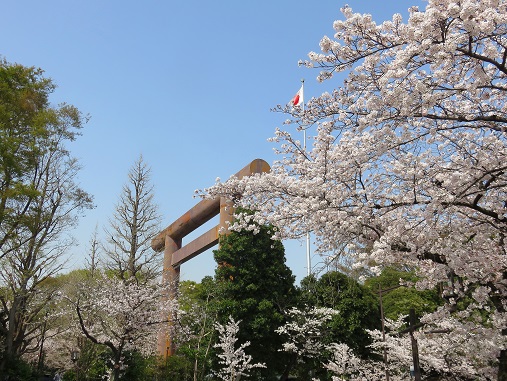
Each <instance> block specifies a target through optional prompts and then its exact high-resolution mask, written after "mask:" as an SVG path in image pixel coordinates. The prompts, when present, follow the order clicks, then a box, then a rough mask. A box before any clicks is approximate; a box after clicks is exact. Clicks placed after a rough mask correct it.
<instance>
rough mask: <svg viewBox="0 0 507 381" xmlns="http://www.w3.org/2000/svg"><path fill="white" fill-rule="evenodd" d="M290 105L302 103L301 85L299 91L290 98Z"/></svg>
mask: <svg viewBox="0 0 507 381" xmlns="http://www.w3.org/2000/svg"><path fill="white" fill-rule="evenodd" d="M291 103H292V106H299V105H301V104H302V103H303V85H301V88H300V89H299V91H298V92H297V93H296V95H294V98H292V102H291Z"/></svg>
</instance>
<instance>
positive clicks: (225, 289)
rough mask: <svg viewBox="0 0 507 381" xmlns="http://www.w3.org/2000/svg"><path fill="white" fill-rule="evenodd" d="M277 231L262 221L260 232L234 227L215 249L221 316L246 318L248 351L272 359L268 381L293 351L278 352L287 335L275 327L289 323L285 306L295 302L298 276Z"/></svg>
mask: <svg viewBox="0 0 507 381" xmlns="http://www.w3.org/2000/svg"><path fill="white" fill-rule="evenodd" d="M271 236H272V231H271V230H270V228H268V227H265V226H262V227H260V232H259V233H258V234H253V233H252V232H249V231H242V232H233V233H231V234H230V235H228V236H226V237H223V238H222V239H221V241H220V248H219V249H218V250H216V251H214V256H215V260H216V262H217V263H218V268H217V270H216V273H215V281H216V287H217V291H216V298H215V299H214V303H215V305H216V311H217V315H218V320H219V321H220V322H221V323H222V324H224V323H225V322H226V321H227V319H228V317H229V316H232V317H233V318H234V319H235V320H236V321H238V320H240V321H241V323H240V332H239V334H238V339H239V340H238V341H239V343H244V342H246V341H250V343H251V344H250V346H249V347H248V348H246V350H245V351H246V352H247V353H248V354H251V355H252V356H253V359H254V360H253V361H254V362H263V363H266V365H267V369H261V370H258V373H259V374H260V376H259V377H261V378H262V379H264V380H269V379H274V377H275V375H276V374H278V375H280V374H282V373H283V371H284V369H285V366H286V363H287V358H286V357H287V356H286V354H285V353H282V352H278V350H279V349H280V348H281V344H282V339H281V337H280V336H279V335H278V334H276V333H275V332H274V331H275V329H276V328H278V327H279V326H281V325H283V324H284V313H283V312H284V310H285V309H287V308H289V307H290V306H291V305H292V304H293V303H294V298H295V288H294V276H293V275H292V272H291V270H290V269H289V268H288V267H287V266H286V264H285V250H284V247H283V245H282V243H281V242H278V241H273V240H271Z"/></svg>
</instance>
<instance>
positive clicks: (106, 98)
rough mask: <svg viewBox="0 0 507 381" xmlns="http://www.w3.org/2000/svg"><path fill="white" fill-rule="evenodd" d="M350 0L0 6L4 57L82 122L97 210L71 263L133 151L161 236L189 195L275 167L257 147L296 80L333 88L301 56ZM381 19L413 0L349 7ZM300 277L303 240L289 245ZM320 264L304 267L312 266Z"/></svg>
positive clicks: (81, 150) (105, 209)
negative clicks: (37, 73)
mask: <svg viewBox="0 0 507 381" xmlns="http://www.w3.org/2000/svg"><path fill="white" fill-rule="evenodd" d="M344 4H346V1H343V2H342V1H336V0H316V1H302V0H293V1H287V0H271V1H268V0H256V1H246V0H243V1H241V0H215V1H209V0H189V1H172V0H165V1H163V0H158V1H157V0H145V1H142V2H141V1H133V0H121V1H120V0H87V1H69V0H47V1H39V0H16V1H5V2H4V4H2V21H1V23H0V56H3V57H4V58H5V59H7V61H9V62H17V63H20V64H23V65H25V66H36V67H40V68H42V69H44V70H45V72H46V76H48V77H51V78H52V79H53V80H54V81H55V83H56V84H57V85H58V89H57V90H56V92H55V94H54V96H53V97H52V101H53V102H54V103H59V102H67V103H70V104H73V105H75V106H77V107H78V108H79V109H80V110H81V111H82V112H83V113H85V114H89V115H90V116H91V119H90V121H89V122H88V124H87V125H86V126H85V129H84V130H83V136H81V137H80V138H79V139H78V140H77V141H76V142H74V143H73V144H72V145H71V151H72V153H73V154H74V155H75V156H76V157H78V158H79V160H80V163H81V164H82V166H83V169H82V171H81V172H80V176H79V182H80V184H81V185H82V187H83V188H84V189H85V190H86V191H88V192H89V193H91V194H92V195H93V196H94V198H95V204H96V208H95V209H94V210H91V211H88V212H87V213H86V216H85V217H83V218H81V220H80V224H79V226H78V228H77V229H76V230H75V231H74V232H73V234H74V236H75V237H76V238H77V240H78V242H79V245H77V246H75V247H74V248H73V249H72V250H71V252H70V262H69V266H70V267H78V266H79V265H80V264H81V263H82V258H83V256H84V254H85V253H86V251H87V244H88V241H89V239H90V237H91V234H92V232H93V230H94V229H95V226H98V228H99V233H100V232H101V231H102V227H103V226H104V225H106V224H107V221H108V218H109V217H110V216H111V214H112V211H113V208H114V204H115V203H116V202H117V200H118V197H119V195H120V192H121V187H122V185H123V184H124V183H125V182H126V180H127V172H128V170H129V168H130V167H131V165H132V164H133V162H134V161H135V160H136V159H137V158H138V157H139V155H140V154H142V155H143V157H144V160H145V161H146V162H147V163H148V165H149V166H150V167H151V168H152V181H153V184H154V186H155V193H156V200H157V203H158V204H159V206H160V212H161V214H162V215H163V221H164V222H163V224H162V225H163V226H164V227H165V226H166V225H168V224H169V223H171V222H172V221H174V220H175V219H176V218H178V217H179V216H180V215H182V214H183V213H185V212H186V211H187V210H188V209H190V208H191V207H192V206H193V205H194V204H195V203H196V202H197V201H198V200H196V199H194V198H193V194H194V190H196V189H201V188H205V187H207V186H210V185H212V184H213V183H214V181H215V178H216V177H220V178H221V179H226V178H228V177H229V176H230V175H232V174H234V173H236V172H237V171H238V170H240V169H241V168H243V167H244V166H245V165H247V164H248V163H249V162H250V161H252V160H253V159H256V158H262V159H264V160H266V161H267V162H268V163H271V162H272V161H273V160H274V159H275V155H274V154H273V148H274V146H273V145H272V143H269V142H267V139H268V138H269V137H271V136H272V135H273V132H274V130H275V128H276V127H279V126H281V125H282V122H283V120H284V119H285V117H284V116H283V115H280V114H277V113H273V112H271V111H270V109H271V108H273V107H275V106H276V105H277V104H284V103H287V102H288V101H289V100H290V99H291V98H292V96H293V95H294V94H295V93H296V92H297V90H298V89H299V87H300V80H301V79H302V78H304V79H305V98H306V99H309V97H312V96H318V95H319V94H321V93H322V92H324V91H328V90H330V89H332V88H334V87H336V86H339V85H340V83H339V79H335V80H333V81H334V82H329V83H324V84H318V83H317V82H316V80H315V77H316V76H317V74H318V73H317V71H316V70H313V71H312V70H309V69H304V68H300V67H298V65H297V62H298V60H300V59H305V58H306V56H307V53H308V52H310V51H312V50H313V51H317V50H318V49H319V41H320V39H321V38H322V37H323V36H324V35H328V36H332V34H333V29H332V24H333V21H334V20H337V19H339V18H341V17H342V15H341V13H340V8H341V7H342V6H343V5H344ZM348 4H349V5H350V6H351V7H352V9H353V10H355V11H357V12H361V13H371V14H372V15H373V17H374V19H375V20H376V21H377V22H380V21H382V20H384V19H386V18H388V19H390V18H391V16H392V14H393V13H402V14H403V15H404V18H405V19H406V15H407V9H408V8H409V6H411V5H419V6H420V7H421V8H424V6H425V3H423V2H422V1H421V0H411V1H404V0H385V1H367V0H349V1H348ZM286 255H287V263H288V265H289V266H290V267H291V268H292V270H293V272H294V274H295V275H296V276H297V279H298V281H299V280H301V278H302V277H304V276H305V275H306V259H305V247H304V243H301V244H300V243H297V242H291V243H288V244H287V245H286ZM317 260H318V258H314V259H313V263H316V262H317ZM181 271H182V277H183V278H184V279H191V280H196V281H199V280H200V279H202V277H203V276H205V275H212V274H213V272H214V262H213V259H212V254H211V251H209V252H207V253H203V254H201V255H200V256H199V257H197V258H194V259H193V260H192V261H190V262H188V263H186V264H184V265H183V266H182V270H181Z"/></svg>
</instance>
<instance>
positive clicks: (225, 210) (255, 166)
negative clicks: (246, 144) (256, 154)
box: [151, 159, 270, 356]
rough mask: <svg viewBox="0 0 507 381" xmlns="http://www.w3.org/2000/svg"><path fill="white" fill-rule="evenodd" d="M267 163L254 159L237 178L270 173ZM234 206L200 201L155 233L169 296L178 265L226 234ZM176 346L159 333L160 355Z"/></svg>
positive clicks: (217, 200) (220, 200)
mask: <svg viewBox="0 0 507 381" xmlns="http://www.w3.org/2000/svg"><path fill="white" fill-rule="evenodd" d="M269 171H270V167H269V164H268V163H266V162H265V161H264V160H262V159H255V160H253V161H252V162H251V163H250V164H248V165H247V166H246V167H244V168H243V169H242V170H241V171H239V172H238V173H236V174H235V175H234V176H235V177H236V178H242V177H245V176H250V175H252V174H254V173H262V172H269ZM217 214H220V222H219V224H218V225H217V226H215V227H213V228H211V229H210V230H208V231H207V232H206V233H204V234H202V235H201V236H199V237H198V238H196V239H194V240H193V241H192V242H190V243H188V244H187V245H185V246H183V247H182V240H183V238H184V237H185V236H186V235H188V234H190V233H191V232H193V231H194V230H195V229H197V228H199V227H200V226H201V225H203V224H205V223H206V222H207V221H209V220H210V219H211V218H213V217H215V216H216V215H217ZM233 216H234V209H233V205H232V202H231V201H230V200H228V199H226V198H224V197H220V198H215V199H212V200H202V201H200V202H199V203H198V204H196V205H195V206H194V207H193V208H192V209H190V210H189V211H188V212H186V213H185V214H183V215H182V216H181V217H180V218H178V219H177V220H176V221H174V222H173V223H172V224H170V225H169V226H168V227H167V228H165V229H164V230H162V231H161V232H160V233H158V234H157V236H156V237H155V238H153V240H152V241H151V247H152V248H153V250H155V251H158V252H161V251H162V250H163V251H164V271H163V275H162V276H163V282H164V283H166V284H170V285H171V287H170V290H171V291H170V295H169V298H176V297H177V291H178V283H179V279H180V266H181V265H182V264H183V263H185V262H186V261H188V260H190V259H192V258H194V257H196V256H197V255H199V254H201V253H202V252H204V251H206V250H208V249H209V248H211V247H213V246H215V245H216V244H217V243H218V242H219V238H220V235H221V234H227V231H228V222H229V223H230V222H232V219H233ZM174 351H175V346H174V342H173V341H172V340H171V337H170V336H167V337H166V336H165V335H164V336H162V335H161V336H160V337H159V340H158V353H159V354H160V355H162V356H171V355H172V354H174Z"/></svg>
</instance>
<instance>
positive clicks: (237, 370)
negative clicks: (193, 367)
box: [214, 317, 266, 381]
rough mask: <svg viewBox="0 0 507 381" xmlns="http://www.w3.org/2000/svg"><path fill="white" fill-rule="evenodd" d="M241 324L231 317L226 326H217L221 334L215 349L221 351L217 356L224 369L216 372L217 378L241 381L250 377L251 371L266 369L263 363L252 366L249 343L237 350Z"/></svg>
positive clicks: (226, 380) (225, 380)
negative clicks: (248, 349)
mask: <svg viewBox="0 0 507 381" xmlns="http://www.w3.org/2000/svg"><path fill="white" fill-rule="evenodd" d="M240 322H241V321H237V322H236V321H234V319H233V318H232V317H229V321H228V322H227V323H226V324H225V325H221V324H220V323H216V324H215V328H216V330H217V331H218V334H219V337H218V339H219V342H218V343H217V344H215V345H214V347H215V348H219V349H220V350H221V353H219V354H218V355H217V356H218V358H219V359H220V360H219V364H221V365H222V368H221V369H220V370H219V371H218V372H216V376H217V377H218V378H219V379H221V380H224V381H239V380H240V379H241V377H243V376H244V377H248V375H249V371H250V370H252V369H254V368H265V367H266V365H265V364H261V363H254V364H252V360H253V358H252V356H251V355H248V354H246V353H245V348H246V347H248V346H249V345H250V342H249V341H247V342H245V343H243V344H241V345H240V346H239V347H237V348H236V342H237V341H238V338H237V334H238V332H239V323H240Z"/></svg>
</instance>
